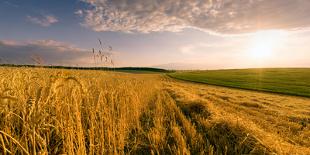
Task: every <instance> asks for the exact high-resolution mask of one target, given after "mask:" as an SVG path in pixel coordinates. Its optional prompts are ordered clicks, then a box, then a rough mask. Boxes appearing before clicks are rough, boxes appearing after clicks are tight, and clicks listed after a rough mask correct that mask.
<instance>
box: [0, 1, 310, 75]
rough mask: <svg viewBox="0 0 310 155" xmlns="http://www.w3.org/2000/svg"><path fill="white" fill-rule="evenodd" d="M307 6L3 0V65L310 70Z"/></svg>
mask: <svg viewBox="0 0 310 155" xmlns="http://www.w3.org/2000/svg"><path fill="white" fill-rule="evenodd" d="M309 12H310V1H308V0H196V1H189V0H147V1H145V0H134V1H132V0H66V1H63V0H53V1H50V0H28V1H24V0H0V19H1V21H0V64H1V63H15V64H31V63H33V62H32V61H31V56H32V55H38V56H40V57H42V58H43V59H44V63H45V64H46V65H49V64H52V65H66V66H77V65H78V66H95V65H96V64H95V63H94V61H93V60H92V52H91V49H92V48H98V40H97V39H98V38H100V39H101V41H102V42H103V44H104V45H105V46H108V45H111V46H112V47H113V59H114V61H115V66H143V67H161V68H169V69H221V68H253V67H310V46H309V41H310V31H309V28H310V17H309Z"/></svg>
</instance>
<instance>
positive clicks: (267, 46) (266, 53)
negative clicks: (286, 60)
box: [247, 30, 286, 62]
mask: <svg viewBox="0 0 310 155" xmlns="http://www.w3.org/2000/svg"><path fill="white" fill-rule="evenodd" d="M285 38H286V32H285V31H282V30H268V31H259V32H256V33H254V34H253V36H252V37H251V39H250V44H249V47H248V50H247V51H248V53H249V57H250V58H251V59H252V60H255V61H260V62H261V61H267V60H268V59H271V58H274V57H275V53H274V52H275V50H277V48H279V47H281V46H283V44H284V41H285Z"/></svg>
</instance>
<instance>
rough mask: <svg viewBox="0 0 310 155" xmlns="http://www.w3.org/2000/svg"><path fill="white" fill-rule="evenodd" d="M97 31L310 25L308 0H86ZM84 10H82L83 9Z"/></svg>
mask: <svg viewBox="0 0 310 155" xmlns="http://www.w3.org/2000/svg"><path fill="white" fill-rule="evenodd" d="M83 1H84V2H85V3H87V4H89V7H88V8H86V9H84V10H83V11H82V12H83V16H84V23H83V25H84V26H86V27H89V28H91V29H93V30H94V31H123V32H144V33H148V32H154V31H180V30H182V29H184V28H188V27H191V28H197V29H201V30H204V31H209V32H215V33H222V34H240V33H249V32H254V31H257V30H262V29H287V30H296V29H303V28H307V27H309V26H310V18H308V14H309V12H310V1H309V0H272V1H271V0H147V1H146V0H83ZM80 13H81V12H80Z"/></svg>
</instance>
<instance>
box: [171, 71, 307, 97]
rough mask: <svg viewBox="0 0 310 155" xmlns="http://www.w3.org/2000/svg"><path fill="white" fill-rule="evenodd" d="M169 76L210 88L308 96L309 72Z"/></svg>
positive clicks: (181, 74) (244, 72)
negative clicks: (229, 88) (202, 84)
mask: <svg viewBox="0 0 310 155" xmlns="http://www.w3.org/2000/svg"><path fill="white" fill-rule="evenodd" d="M169 75H170V76H171V77H174V78H177V79H181V80H188V81H193V82H200V83H206V84H212V85H219V86H227V87H234V88H243V89H251V90H260V91H267V92H276V93H283V94H290V95H298V96H306V97H310V69H300V68H299V69H298V68H297V69H294V68H291V69H284V68H283V69H242V70H236V69H233V70H210V71H193V72H176V73H171V74H169Z"/></svg>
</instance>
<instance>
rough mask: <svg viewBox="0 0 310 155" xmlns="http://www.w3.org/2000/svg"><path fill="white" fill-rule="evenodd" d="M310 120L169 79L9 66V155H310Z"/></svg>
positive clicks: (253, 97) (4, 109) (5, 119)
mask: <svg viewBox="0 0 310 155" xmlns="http://www.w3.org/2000/svg"><path fill="white" fill-rule="evenodd" d="M309 114H310V100H309V99H306V98H297V97H289V96H278V95H274V94H265V93H257V92H250V91H241V90H233V89H227V88H221V87H213V86H207V85H199V84H191V83H186V82H179V81H175V80H172V79H170V78H168V77H166V76H164V75H161V74H129V73H117V72H103V71H86V70H84V71H80V70H61V69H38V68H36V69H35V68H6V67H2V68H0V154H1V153H3V154H124V153H125V154H244V153H245V154H249V153H250V154H251V153H253V154H271V153H278V154H310V151H309V147H310V139H309V137H310V130H309V129H310V127H309V120H310V118H309Z"/></svg>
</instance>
